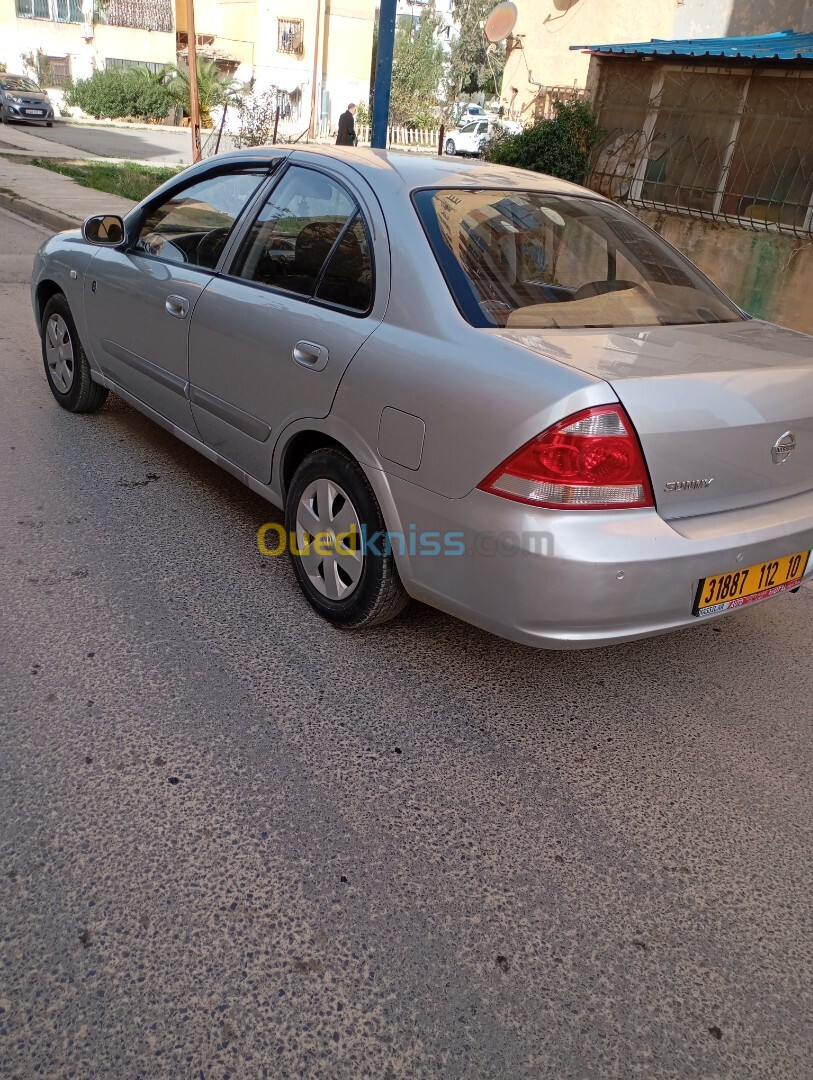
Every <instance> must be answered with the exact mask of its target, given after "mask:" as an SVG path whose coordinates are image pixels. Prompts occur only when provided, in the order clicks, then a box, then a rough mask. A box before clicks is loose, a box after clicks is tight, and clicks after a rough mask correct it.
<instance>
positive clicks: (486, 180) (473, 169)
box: [209, 146, 602, 199]
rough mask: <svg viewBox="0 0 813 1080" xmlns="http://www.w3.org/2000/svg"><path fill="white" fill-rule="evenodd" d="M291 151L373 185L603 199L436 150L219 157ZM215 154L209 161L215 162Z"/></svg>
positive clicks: (344, 149)
mask: <svg viewBox="0 0 813 1080" xmlns="http://www.w3.org/2000/svg"><path fill="white" fill-rule="evenodd" d="M287 150H290V151H291V152H292V153H294V154H295V155H296V156H297V157H298V158H299V159H300V160H302V159H303V158H308V157H312V158H313V159H314V164H315V163H316V162H317V161H318V160H322V161H325V162H328V161H331V160H332V161H341V162H342V163H343V164H346V165H350V166H351V167H352V168H353V169H355V170H356V172H358V173H360V174H361V175H362V176H363V177H364V179H365V180H367V182H368V183H369V184H370V186H371V187H372V188H373V189H377V188H379V187H380V186H382V185H383V186H385V187H390V188H391V189H392V190H393V191H394V190H396V189H402V188H403V187H406V188H408V189H409V190H410V191H414V190H416V189H418V188H425V187H472V188H478V187H489V188H512V189H516V190H518V191H523V190H529V189H530V190H538V191H546V192H549V193H552V194H557V195H558V194H561V195H584V194H589V195H592V196H593V197H594V198H596V199H602V196H600V195H597V194H596V192H594V191H590V192H588V191H586V190H585V188H582V187H579V185H578V184H571V183H570V182H569V181H567V180H560V179H558V177H555V176H547V175H546V174H545V173H537V172H531V171H530V170H527V169H514V168H509V167H508V166H506V165H492V164H491V163H490V162H487V161H481V160H478V159H475V160H468V161H463V160H461V159H460V158H450V157H437V156H436V155H434V154H419V153H410V152H409V151H397V150H395V151H392V150H372V149H370V148H368V147H360V146H359V147H349V146H293V147H288V146H267V147H252V148H251V149H250V150H233V151H231V152H229V153H227V154H221V155H218V157H219V158H220V160H222V161H223V160H225V159H229V160H232V161H234V162H235V163H236V162H239V161H240V159H241V158H249V159H252V160H253V161H254V162H256V161H257V159H258V158H263V157H265V156H266V155H267V156H268V158H269V159H270V158H274V157H278V156H279V154H280V152H281V151H282V152H285V151H287ZM211 160H212V159H211V158H210V159H209V163H211Z"/></svg>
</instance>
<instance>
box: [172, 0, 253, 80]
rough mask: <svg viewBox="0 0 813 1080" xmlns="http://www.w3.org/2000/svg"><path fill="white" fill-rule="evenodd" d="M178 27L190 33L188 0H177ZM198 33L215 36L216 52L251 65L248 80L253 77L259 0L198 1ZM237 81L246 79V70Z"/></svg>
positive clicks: (176, 23) (196, 1) (176, 21)
mask: <svg viewBox="0 0 813 1080" xmlns="http://www.w3.org/2000/svg"><path fill="white" fill-rule="evenodd" d="M175 26H176V28H177V29H178V30H179V31H180V32H181V33H186V0H175ZM195 32H196V33H197V34H199V35H200V34H206V35H209V34H211V35H212V36H213V37H214V38H215V43H214V49H215V51H216V53H217V54H218V55H223V56H227V57H228V58H229V59H232V60H238V61H239V62H240V64H241V65H244V64H245V65H248V66H249V68H250V70H248V72H247V74H246V76H245V77H246V79H250V78H251V75H252V71H253V65H254V47H255V46H254V39H255V37H256V35H257V3H256V0H195ZM237 78H238V79H242V78H243V72H242V71H240V72H238V74H237Z"/></svg>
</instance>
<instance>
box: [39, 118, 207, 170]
mask: <svg viewBox="0 0 813 1080" xmlns="http://www.w3.org/2000/svg"><path fill="white" fill-rule="evenodd" d="M21 130H23V131H27V132H30V133H31V134H32V135H36V136H38V138H40V139H47V140H48V141H49V142H52V143H59V144H60V145H62V146H65V147H69V148H70V149H72V150H80V151H82V152H83V153H88V154H99V155H100V156H101V157H113V158H132V159H133V160H134V161H143V162H146V163H147V164H151V165H177V164H178V163H179V162H180V163H182V164H184V165H186V164H189V163H190V162H191V160H192V146H191V144H192V137H191V135H188V134H187V133H185V132H180V131H167V130H166V129H162V128H161V127H159V126H157V125H156V126H155V127H154V128H150V129H149V130H145V129H144V128H133V129H132V130H128V129H127V128H119V127H104V126H103V125H90V124H89V125H88V126H87V127H84V126H82V125H79V124H59V123H57V124H54V126H53V127H52V128H46V127H43V126H42V125H39V124H38V125H36V126H34V125H31V124H29V125H26V126H24V127H21ZM207 137H208V136H207V133H204V139H205V138H207Z"/></svg>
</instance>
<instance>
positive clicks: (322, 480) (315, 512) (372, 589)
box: [285, 448, 408, 630]
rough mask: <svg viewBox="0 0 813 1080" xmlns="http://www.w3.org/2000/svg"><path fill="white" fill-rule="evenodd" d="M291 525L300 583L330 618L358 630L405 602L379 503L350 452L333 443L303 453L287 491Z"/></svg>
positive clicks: (388, 615) (288, 523) (391, 613)
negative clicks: (334, 446)
mask: <svg viewBox="0 0 813 1080" xmlns="http://www.w3.org/2000/svg"><path fill="white" fill-rule="evenodd" d="M285 529H286V532H287V534H288V538H289V541H290V542H292V546H291V548H290V549H289V551H290V556H291V561H292V563H293V567H294V573H295V574H296V578H297V581H298V582H299V586H300V588H301V589H302V591H303V592H304V594H305V596H306V597H307V599H308V601H309V603H310V604H311V605H312V607H314V608H315V609H316V611H318V612H319V614H320V615H322V616H323V617H324V618H325V619H328V620H329V621H330V622H332V623H335V624H336V625H337V626H342V627H344V628H345V629H350V630H356V629H361V628H362V627H370V626H377V625H380V624H381V623H385V622H389V620H390V619H393V618H395V616H396V615H398V614H399V612H400V611H401V610H402V609H403V608H404V606H405V605H406V603H407V601H408V597H407V594H406V593H405V592H404V587H403V585H402V584H401V579H400V578H399V577H398V571H397V569H396V567H395V560H394V558H393V556H392V551H391V550H389V548H388V546H386V545H385V544H384V538H385V536H386V525H385V524H384V518H383V515H382V513H381V508H380V506H379V505H378V501H377V499H376V497H375V494H374V493H373V489H372V488H371V487H370V484H369V481H368V480H367V477H366V476H365V475H364V473H363V472H362V471H361V469H360V468H359V466H358V465H357V464H356V462H355V461H354V460H353V459H352V458H351V457H350V456H349V454H347V453H345V452H344V451H342V450H338V449H334V448H329V449H322V450H316V451H314V452H313V453H312V454H309V455H308V457H306V458H305V460H304V461H303V462H302V464H301V465H300V466H299V468H298V469H297V470H296V473H295V474H294V478H293V480H292V481H291V485H290V487H289V489H288V495H287V498H286V502H285ZM368 539H369V540H370V543H369V544H368V543H366V541H367V540H368ZM373 541H374V542H373ZM293 542H295V545H294V543H293Z"/></svg>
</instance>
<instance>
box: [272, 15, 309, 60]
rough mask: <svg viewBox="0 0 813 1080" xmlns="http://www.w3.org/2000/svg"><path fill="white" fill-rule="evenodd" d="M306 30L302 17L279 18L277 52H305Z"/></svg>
mask: <svg viewBox="0 0 813 1080" xmlns="http://www.w3.org/2000/svg"><path fill="white" fill-rule="evenodd" d="M304 30H305V23H304V20H302V19H277V52H281V53H294V54H295V55H301V54H302V53H303V52H304V44H303V37H304Z"/></svg>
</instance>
